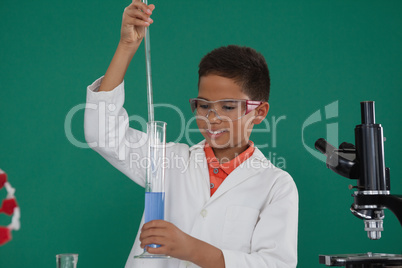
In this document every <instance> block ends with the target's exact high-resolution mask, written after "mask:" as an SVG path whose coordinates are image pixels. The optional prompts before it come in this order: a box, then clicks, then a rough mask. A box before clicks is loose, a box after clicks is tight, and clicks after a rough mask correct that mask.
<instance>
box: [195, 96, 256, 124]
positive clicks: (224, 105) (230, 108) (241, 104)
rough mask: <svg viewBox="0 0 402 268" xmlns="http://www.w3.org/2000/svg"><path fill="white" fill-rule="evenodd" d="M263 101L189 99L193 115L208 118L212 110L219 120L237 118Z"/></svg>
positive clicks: (233, 119)
mask: <svg viewBox="0 0 402 268" xmlns="http://www.w3.org/2000/svg"><path fill="white" fill-rule="evenodd" d="M262 103H263V101H252V100H236V99H223V100H217V101H207V100H204V99H200V98H194V99H190V105H191V111H192V112H193V113H194V115H195V116H201V117H205V118H208V116H209V113H210V112H211V111H212V112H214V113H215V116H216V117H217V118H218V119H219V120H228V119H229V120H232V121H235V120H238V119H240V118H242V117H243V116H245V115H246V114H248V113H249V112H251V111H253V110H254V109H256V108H257V107H258V106H260V105H261V104H262Z"/></svg>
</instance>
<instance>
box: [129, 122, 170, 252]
mask: <svg viewBox="0 0 402 268" xmlns="http://www.w3.org/2000/svg"><path fill="white" fill-rule="evenodd" d="M147 136H148V167H147V176H146V181H145V209H144V223H147V222H149V221H153V220H164V219H165V163H166V123H165V122H162V121H152V122H148V123H147ZM147 247H152V248H158V247H160V245H156V244H150V245H147V246H146V247H145V249H144V253H143V254H141V255H139V256H135V257H134V258H169V256H165V255H160V254H149V253H148V252H147V251H146V248H147Z"/></svg>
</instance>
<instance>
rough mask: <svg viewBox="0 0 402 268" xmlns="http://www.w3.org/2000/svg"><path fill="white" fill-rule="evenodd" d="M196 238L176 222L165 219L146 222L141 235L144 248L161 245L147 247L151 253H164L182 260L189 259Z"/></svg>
mask: <svg viewBox="0 0 402 268" xmlns="http://www.w3.org/2000/svg"><path fill="white" fill-rule="evenodd" d="M195 240H196V239H195V238H193V237H191V236H189V235H188V234H186V233H184V232H183V231H181V230H180V229H179V228H177V227H176V226H175V225H174V224H172V223H170V222H167V221H163V220H154V221H150V222H148V223H145V224H144V226H143V227H142V229H141V235H140V241H141V247H142V248H144V247H145V246H146V245H150V244H157V245H161V247H159V248H150V247H147V251H148V252H149V253H151V254H164V255H168V256H171V257H174V258H178V259H181V260H189V257H190V256H191V255H192V250H193V246H194V243H195Z"/></svg>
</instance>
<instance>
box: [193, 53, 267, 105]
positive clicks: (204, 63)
mask: <svg viewBox="0 0 402 268" xmlns="http://www.w3.org/2000/svg"><path fill="white" fill-rule="evenodd" d="M198 68H199V69H198V84H199V83H200V82H199V81H200V79H201V77H202V76H207V75H209V74H215V75H219V76H223V77H226V78H231V79H234V81H235V82H236V83H238V84H239V85H240V86H241V87H242V90H243V92H244V93H245V94H247V95H248V96H249V98H251V99H252V100H255V101H268V99H269V89H270V85H271V80H270V78H269V70H268V65H267V63H266V61H265V58H264V56H263V55H262V54H261V53H259V52H257V51H256V50H254V49H252V48H249V47H240V46H237V45H229V46H226V47H220V48H217V49H214V50H212V51H211V52H209V53H208V54H207V55H205V56H204V57H203V58H202V59H201V62H200V64H199V65H198Z"/></svg>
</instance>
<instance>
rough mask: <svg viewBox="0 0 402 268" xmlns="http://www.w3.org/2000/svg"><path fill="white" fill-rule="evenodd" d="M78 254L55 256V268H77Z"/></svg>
mask: <svg viewBox="0 0 402 268" xmlns="http://www.w3.org/2000/svg"><path fill="white" fill-rule="evenodd" d="M77 262H78V254H57V255H56V264H57V268H77Z"/></svg>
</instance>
